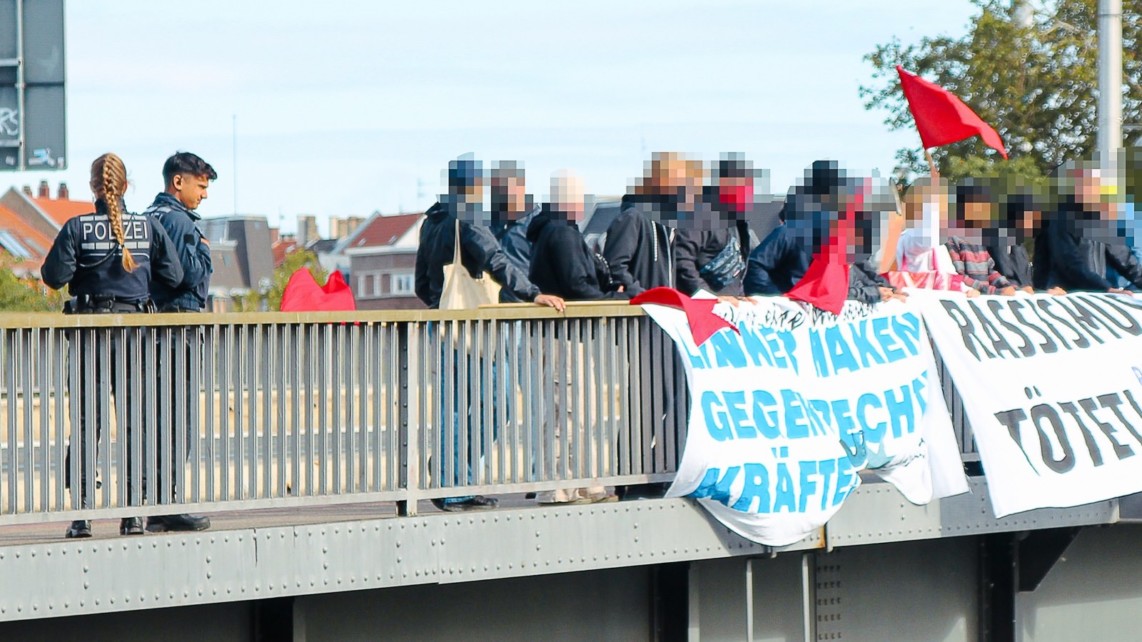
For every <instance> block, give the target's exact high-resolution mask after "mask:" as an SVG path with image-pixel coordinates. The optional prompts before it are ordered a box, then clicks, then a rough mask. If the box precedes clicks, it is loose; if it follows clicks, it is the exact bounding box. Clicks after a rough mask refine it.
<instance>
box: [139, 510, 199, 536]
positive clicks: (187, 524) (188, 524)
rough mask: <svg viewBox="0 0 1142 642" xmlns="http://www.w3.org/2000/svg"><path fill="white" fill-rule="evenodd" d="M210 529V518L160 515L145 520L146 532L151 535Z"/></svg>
mask: <svg viewBox="0 0 1142 642" xmlns="http://www.w3.org/2000/svg"><path fill="white" fill-rule="evenodd" d="M208 528H210V518H209V517H205V516H202V515H187V514H185V513H184V514H182V515H162V516H159V517H151V518H149V519H147V530H148V531H150V532H152V533H161V532H163V531H204V530H206V529H208Z"/></svg>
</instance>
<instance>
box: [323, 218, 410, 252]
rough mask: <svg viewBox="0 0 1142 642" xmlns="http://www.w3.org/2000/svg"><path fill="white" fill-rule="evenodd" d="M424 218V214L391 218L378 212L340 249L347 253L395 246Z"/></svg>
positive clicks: (342, 244) (341, 245) (339, 246)
mask: <svg viewBox="0 0 1142 642" xmlns="http://www.w3.org/2000/svg"><path fill="white" fill-rule="evenodd" d="M422 216H424V214H423V213H422V212H417V213H409V214H392V215H389V216H385V215H383V214H381V213H379V212H377V213H375V214H373V215H372V216H370V217H369V218H368V219H367V220H366V221H365V222H364V223H362V224H361V226H360V227H358V228H357V229H356V230H354V231H353V233H352V234H350V235H349V236H347V237H345V238H344V239H343V240H342V241H341V243H339V244H338V249H339V250H341V251H346V250H355V249H361V248H366V247H385V246H390V245H393V244H394V243H396V242H397V241H398V240H400V239H401V238H402V237H403V236H405V235H406V234H407V233H408V232H409V230H411V229H412V228H413V226H415V225H416V223H417V221H419V220H420V218H421V217H422Z"/></svg>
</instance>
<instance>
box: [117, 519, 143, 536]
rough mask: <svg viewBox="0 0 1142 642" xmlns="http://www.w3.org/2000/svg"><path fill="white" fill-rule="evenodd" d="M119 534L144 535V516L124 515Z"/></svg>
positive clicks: (120, 522) (120, 521)
mask: <svg viewBox="0 0 1142 642" xmlns="http://www.w3.org/2000/svg"><path fill="white" fill-rule="evenodd" d="M119 534H120V535H142V534H143V518H142V517H124V518H123V519H121V520H119Z"/></svg>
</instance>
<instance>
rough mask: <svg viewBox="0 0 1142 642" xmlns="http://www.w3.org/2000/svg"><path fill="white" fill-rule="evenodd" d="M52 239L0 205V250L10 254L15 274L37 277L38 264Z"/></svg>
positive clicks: (38, 272)
mask: <svg viewBox="0 0 1142 642" xmlns="http://www.w3.org/2000/svg"><path fill="white" fill-rule="evenodd" d="M53 240H54V239H53V238H51V237H49V236H47V235H45V234H43V233H42V232H40V231H39V230H37V229H36V228H34V227H32V226H31V225H29V224H28V223H27V221H25V220H24V219H23V217H21V216H20V215H19V214H17V213H16V212H14V211H12V210H10V209H8V208H6V207H4V206H3V205H0V250H3V251H5V252H7V253H8V254H10V255H11V256H12V258H13V261H14V262H13V264H12V270H13V271H14V272H15V273H16V274H18V275H20V276H34V277H39V274H40V266H41V265H42V264H43V261H44V257H45V256H46V255H47V253H48V250H49V249H50V248H51V246H52V241H53Z"/></svg>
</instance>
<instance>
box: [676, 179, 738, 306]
mask: <svg viewBox="0 0 1142 642" xmlns="http://www.w3.org/2000/svg"><path fill="white" fill-rule="evenodd" d="M717 173H718V176H717V183H716V184H715V185H713V186H711V187H710V188H709V189H707V190H706V191H705V192H704V193H703V195H702V199H701V200H700V201H699V202H698V206H697V208H695V212H694V216H693V217H692V218H690V219H683V217H679V219H680V223H679V229H678V235H677V238H676V239H675V244H674V247H675V254H674V256H675V283H676V287H677V288H678V290H680V291H681V292H683V293H685V294H688V295H693V294H694V293H695V292H697V291H699V290H706V291H709V292H712V293H714V294H719V295H723V296H741V295H743V294H744V293H745V291H744V287H743V281H744V279H745V272H746V263H747V261H748V260H749V253H750V250H752V249H753V247H752V243H751V237H750V231H749V223H748V222H747V221H746V220H745V218H744V215H745V211H746V209H747V208H748V207H749V206H750V205H751V204H752V202H753V168H752V167H751V166H750V164H749V163H748V162H746V161H745V160H743V159H741V158H740V157H728V158H723V159H722V160H721V161H720V162H719V163H718V172H717Z"/></svg>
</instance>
